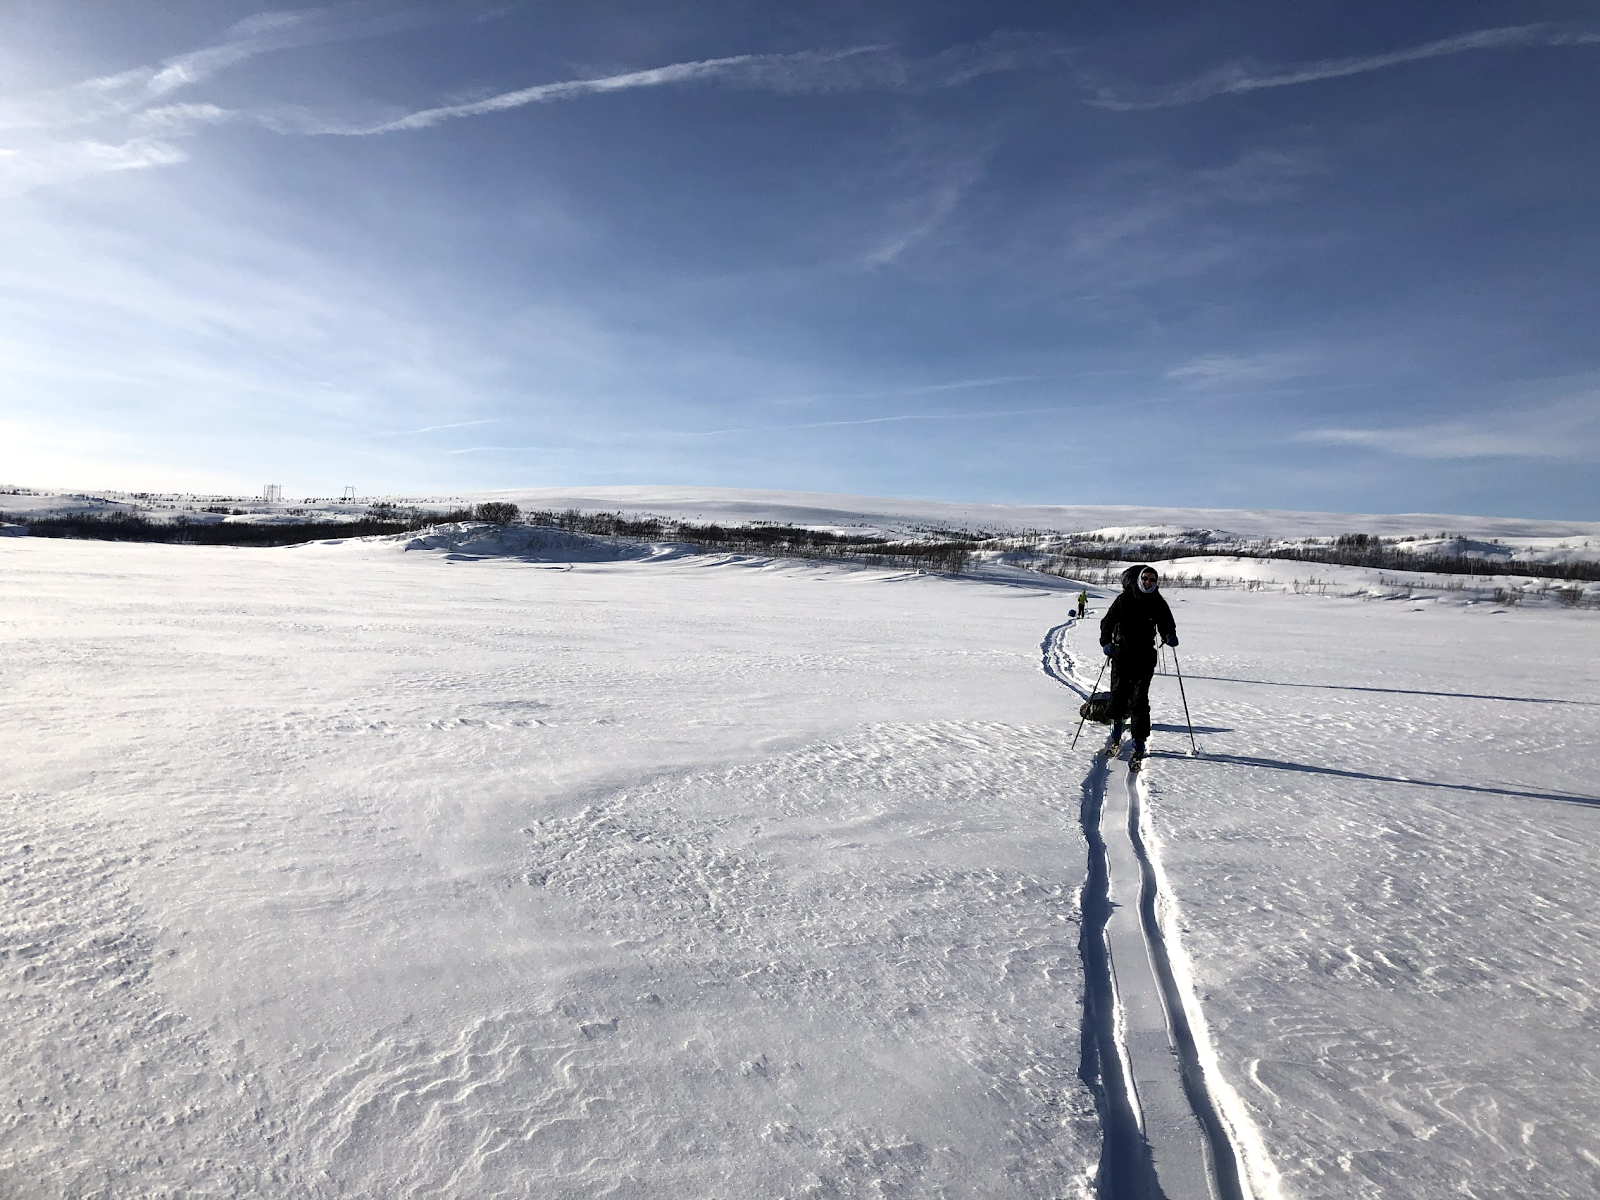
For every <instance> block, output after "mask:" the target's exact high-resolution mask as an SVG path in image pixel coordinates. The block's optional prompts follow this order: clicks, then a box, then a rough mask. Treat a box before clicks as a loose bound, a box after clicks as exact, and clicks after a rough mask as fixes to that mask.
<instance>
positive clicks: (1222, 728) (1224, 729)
mask: <svg viewBox="0 0 1600 1200" xmlns="http://www.w3.org/2000/svg"><path fill="white" fill-rule="evenodd" d="M1150 728H1151V729H1154V730H1156V731H1157V732H1159V733H1188V732H1189V726H1187V725H1163V724H1161V722H1159V721H1154V722H1152V723H1151V725H1150ZM1194 731H1195V732H1196V733H1232V732H1233V729H1232V727H1230V726H1227V725H1196V726H1195V727H1194Z"/></svg>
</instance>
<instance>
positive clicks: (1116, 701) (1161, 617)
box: [1100, 563, 1178, 771]
mask: <svg viewBox="0 0 1600 1200" xmlns="http://www.w3.org/2000/svg"><path fill="white" fill-rule="evenodd" d="M1160 586H1161V578H1160V576H1158V575H1157V574H1156V569H1155V568H1154V567H1151V566H1147V565H1145V564H1143V563H1141V564H1140V565H1139V566H1136V567H1129V568H1128V569H1127V570H1126V571H1124V572H1123V573H1122V594H1121V595H1120V596H1118V597H1117V598H1116V599H1115V600H1113V601H1112V602H1111V607H1110V608H1108V609H1107V610H1106V615H1105V616H1103V617H1101V618H1100V648H1101V649H1102V650H1104V651H1105V654H1106V657H1107V658H1109V659H1110V660H1111V711H1112V714H1113V717H1114V721H1115V723H1114V724H1113V725H1112V726H1111V737H1110V739H1109V740H1108V741H1107V742H1106V755H1107V757H1110V756H1112V755H1114V754H1116V753H1117V751H1118V750H1119V749H1120V748H1121V746H1122V723H1123V721H1124V720H1131V723H1132V726H1133V758H1132V759H1131V760H1130V762H1129V769H1130V770H1135V771H1137V770H1138V769H1139V768H1140V766H1142V765H1143V763H1144V744H1145V740H1146V739H1147V738H1148V737H1149V736H1150V677H1151V676H1152V675H1154V674H1155V672H1156V637H1157V635H1158V634H1159V635H1160V638H1161V644H1163V645H1167V646H1176V645H1177V644H1178V627H1177V625H1176V624H1175V623H1174V622H1173V620H1172V610H1171V609H1170V608H1168V607H1167V601H1166V598H1165V597H1164V596H1162V594H1161V592H1160V590H1159V589H1160Z"/></svg>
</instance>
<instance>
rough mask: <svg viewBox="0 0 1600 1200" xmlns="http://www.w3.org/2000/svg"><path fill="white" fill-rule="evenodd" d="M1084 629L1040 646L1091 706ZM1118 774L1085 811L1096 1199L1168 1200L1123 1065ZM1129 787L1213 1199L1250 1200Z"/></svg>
mask: <svg viewBox="0 0 1600 1200" xmlns="http://www.w3.org/2000/svg"><path fill="white" fill-rule="evenodd" d="M1076 624H1077V620H1076V618H1069V619H1068V620H1066V621H1064V622H1063V623H1062V624H1060V625H1057V626H1055V627H1054V628H1052V629H1051V630H1050V631H1049V632H1048V633H1046V634H1045V636H1044V640H1043V641H1042V642H1040V644H1039V650H1040V655H1041V664H1042V666H1043V669H1044V673H1045V674H1046V675H1047V676H1048V677H1050V678H1051V679H1054V680H1055V681H1056V682H1058V683H1060V684H1062V685H1064V686H1066V687H1068V688H1070V689H1071V690H1072V691H1074V692H1076V693H1077V694H1078V695H1080V696H1084V697H1085V698H1087V693H1086V692H1085V690H1084V688H1083V687H1082V686H1081V685H1079V684H1078V682H1077V681H1076V680H1075V679H1073V678H1072V657H1071V655H1070V654H1069V653H1068V652H1067V650H1066V647H1065V645H1064V640H1065V637H1066V633H1067V631H1068V630H1069V629H1071V628H1073V627H1074V626H1075V625H1076ZM1109 776H1110V764H1109V763H1108V762H1107V761H1106V760H1105V759H1103V758H1102V757H1100V756H1099V755H1096V756H1095V761H1094V765H1093V766H1092V767H1090V769H1089V774H1088V775H1087V776H1085V777H1084V781H1083V800H1082V804H1081V806H1080V809H1079V819H1080V820H1081V822H1082V824H1083V835H1084V839H1085V840H1086V841H1087V842H1088V845H1089V863H1088V873H1087V875H1086V876H1085V878H1084V882H1083V888H1082V890H1081V892H1080V901H1079V903H1080V911H1081V912H1082V914H1083V924H1082V927H1081V932H1080V934H1079V938H1078V952H1079V954H1080V956H1081V957H1082V960H1083V973H1084V1004H1083V1032H1082V1038H1081V1045H1082V1057H1081V1065H1080V1067H1079V1071H1078V1074H1079V1077H1080V1078H1081V1079H1082V1080H1083V1082H1084V1084H1085V1085H1086V1086H1087V1087H1088V1088H1089V1089H1090V1090H1091V1091H1092V1092H1093V1093H1094V1096H1095V1100H1096V1103H1097V1106H1098V1108H1099V1110H1100V1124H1101V1138H1102V1140H1101V1151H1100V1170H1099V1175H1098V1181H1097V1185H1096V1192H1097V1194H1098V1195H1099V1197H1100V1198H1101V1200H1164V1197H1163V1193H1162V1191H1161V1187H1160V1185H1159V1183H1158V1182H1157V1180H1156V1176H1155V1168H1154V1163H1153V1160H1152V1156H1151V1152H1150V1146H1149V1144H1148V1142H1147V1141H1146V1140H1145V1137H1144V1134H1143V1132H1142V1131H1141V1128H1140V1121H1139V1114H1138V1112H1137V1110H1136V1107H1135V1101H1134V1100H1133V1099H1132V1098H1131V1097H1130V1094H1129V1087H1128V1080H1127V1077H1126V1075H1125V1074H1124V1067H1123V1065H1122V1064H1123V1050H1122V1047H1121V1046H1120V1044H1119V1042H1118V1036H1117V1017H1116V1012H1117V999H1116V984H1115V982H1114V974H1113V967H1112V962H1111V945H1110V942H1109V941H1108V939H1107V936H1106V925H1107V922H1108V921H1109V920H1110V917H1111V891H1110V868H1109V861H1108V858H1107V851H1106V844H1105V839H1104V838H1103V837H1102V835H1101V833H1100V817H1101V813H1102V810H1103V809H1104V806H1105V792H1106V784H1107V781H1108V779H1109ZM1125 780H1126V786H1127V789H1128V829H1127V833H1128V840H1129V842H1130V843H1131V845H1132V847H1133V851H1134V855H1135V857H1136V858H1137V859H1138V862H1139V873H1140V881H1139V924H1140V928H1141V930H1142V931H1143V934H1144V941H1145V947H1146V950H1147V952H1148V953H1149V955H1150V961H1151V964H1152V966H1153V967H1154V971H1155V975H1156V978H1157V980H1158V983H1159V986H1160V988H1161V1000H1162V1005H1163V1007H1164V1008H1165V1010H1166V1016H1167V1028H1168V1030H1169V1032H1170V1034H1171V1037H1172V1040H1173V1042H1174V1043H1175V1045H1176V1050H1177V1058H1178V1063H1179V1076H1180V1079H1181V1081H1182V1084H1183V1092H1184V1096H1185V1097H1186V1099H1187V1100H1188V1102H1189V1106H1190V1108H1191V1109H1192V1110H1193V1111H1194V1115H1195V1119H1196V1120H1197V1121H1199V1123H1200V1127H1201V1129H1202V1130H1203V1131H1204V1134H1205V1139H1206V1148H1207V1151H1208V1154H1207V1166H1208V1167H1209V1168H1210V1172H1211V1183H1212V1190H1213V1192H1214V1193H1215V1194H1216V1195H1217V1196H1218V1197H1220V1200H1250V1193H1248V1192H1247V1191H1246V1190H1245V1189H1244V1186H1243V1181H1242V1179H1241V1177H1240V1173H1239V1160H1238V1153H1237V1151H1236V1149H1235V1148H1234V1145H1233V1142H1232V1139H1231V1138H1230V1137H1229V1136H1228V1131H1227V1128H1226V1126H1225V1125H1224V1124H1223V1122H1222V1118H1221V1116H1220V1115H1219V1113H1218V1111H1217V1106H1216V1103H1215V1101H1214V1100H1213V1098H1212V1096H1211V1092H1210V1089H1209V1088H1207V1086H1206V1081H1205V1072H1204V1070H1203V1068H1202V1067H1201V1064H1200V1055H1199V1049H1198V1046H1197V1045H1196V1042H1195V1037H1194V1031H1193V1029H1192V1028H1191V1027H1190V1025H1189V1018H1188V1013H1187V1010H1186V1009H1185V1008H1184V1004H1183V993H1182V989H1181V988H1180V987H1179V985H1178V982H1177V978H1176V976H1175V975H1174V974H1173V970H1172V958H1171V954H1170V953H1169V951H1168V949H1167V941H1166V936H1165V935H1164V934H1163V933H1162V931H1161V922H1160V918H1159V917H1158V916H1157V913H1156V902H1157V900H1158V898H1159V895H1160V888H1159V883H1158V880H1157V877H1156V871H1155V867H1154V865H1153V864H1152V862H1151V860H1150V853H1149V848H1148V847H1147V846H1146V844H1145V840H1144V837H1143V835H1142V834H1141V832H1140V821H1141V815H1142V813H1143V811H1144V802H1145V801H1146V800H1147V799H1148V795H1147V793H1146V791H1145V788H1144V782H1143V780H1142V779H1140V778H1139V777H1137V776H1135V775H1134V774H1132V773H1131V772H1130V773H1128V774H1127V775H1126V776H1125Z"/></svg>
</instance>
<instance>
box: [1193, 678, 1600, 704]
mask: <svg viewBox="0 0 1600 1200" xmlns="http://www.w3.org/2000/svg"><path fill="white" fill-rule="evenodd" d="M1189 678H1190V679H1210V680H1213V681H1215V682H1217V683H1253V684H1257V685H1259V686H1261V687H1292V688H1317V689H1318V690H1320V691H1327V692H1383V693H1386V694H1388V695H1391V696H1443V697H1445V698H1446V699H1449V700H1505V701H1509V702H1510V703H1512V704H1581V705H1584V706H1586V707H1589V708H1593V707H1595V706H1596V704H1597V702H1596V701H1594V700H1558V699H1554V698H1552V697H1548V696H1496V695H1491V694H1488V693H1485V692H1428V691H1423V690H1422V689H1420V688H1389V687H1363V686H1361V685H1360V684H1354V683H1286V682H1284V681H1283V680H1280V679H1239V678H1236V677H1235V676H1232V675H1190V676H1189Z"/></svg>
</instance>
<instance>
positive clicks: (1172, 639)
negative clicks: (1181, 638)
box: [1161, 633, 1178, 646]
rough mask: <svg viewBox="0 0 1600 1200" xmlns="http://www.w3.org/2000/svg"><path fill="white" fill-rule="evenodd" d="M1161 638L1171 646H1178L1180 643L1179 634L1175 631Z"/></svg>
mask: <svg viewBox="0 0 1600 1200" xmlns="http://www.w3.org/2000/svg"><path fill="white" fill-rule="evenodd" d="M1161 640H1162V641H1163V642H1165V643H1166V644H1167V645H1169V646H1176V645H1177V644H1178V635H1177V634H1175V633H1170V634H1168V635H1167V636H1166V637H1164V638H1162V639H1161Z"/></svg>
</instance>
